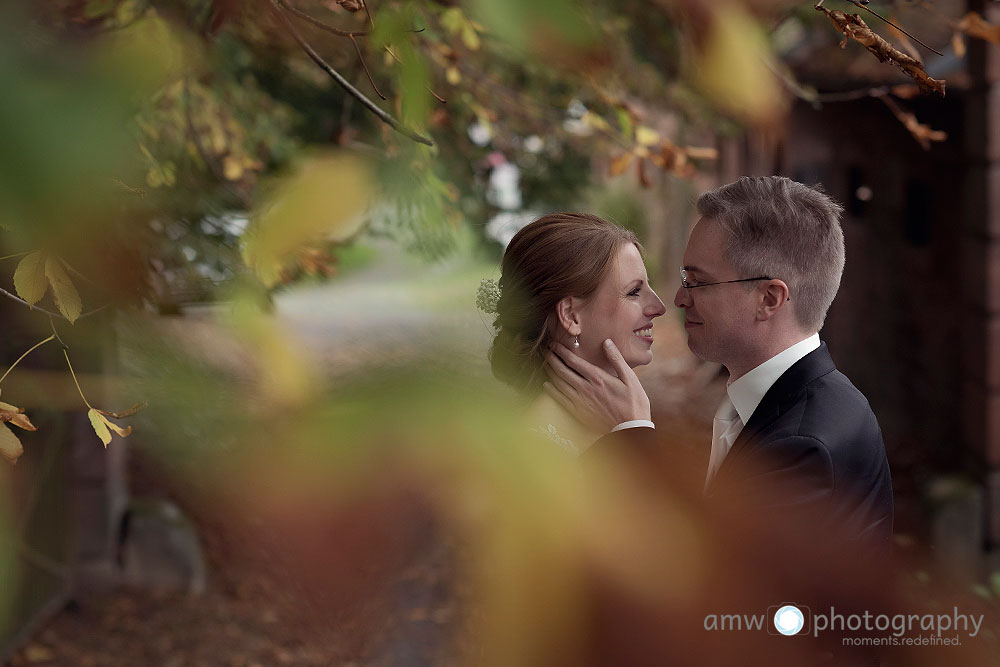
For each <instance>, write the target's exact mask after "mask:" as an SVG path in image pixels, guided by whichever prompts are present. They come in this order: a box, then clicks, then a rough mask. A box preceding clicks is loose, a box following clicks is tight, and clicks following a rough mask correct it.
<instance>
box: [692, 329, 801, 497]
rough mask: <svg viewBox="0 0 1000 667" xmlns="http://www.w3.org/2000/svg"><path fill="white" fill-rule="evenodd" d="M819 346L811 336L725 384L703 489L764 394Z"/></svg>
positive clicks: (720, 464) (713, 431)
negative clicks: (724, 393)
mask: <svg viewBox="0 0 1000 667" xmlns="http://www.w3.org/2000/svg"><path fill="white" fill-rule="evenodd" d="M818 347H819V334H818V333H814V334H812V335H811V336H809V337H808V338H806V339H804V340H800V341H799V342H798V343H795V344H794V345H792V346H791V347H788V348H785V349H784V350H782V351H781V352H779V353H778V354H776V355H774V356H773V357H771V358H770V359H768V360H767V361H765V362H764V363H762V364H760V365H759V366H757V367H756V368H754V369H753V370H751V371H750V372H748V373H747V374H746V375H743V376H742V377H740V378H738V379H737V380H734V381H730V382H729V383H728V384H727V385H726V398H725V399H724V400H723V401H722V405H720V406H719V409H718V411H717V412H716V413H715V420H714V421H713V423H712V453H711V455H710V457H709V461H708V474H707V475H706V476H705V488H706V489H707V488H708V484H709V482H711V481H712V478H713V477H715V473H717V472H718V471H719V468H720V467H721V466H722V462H723V461H724V460H725V458H726V455H727V454H729V450H730V449H731V448H732V446H733V443H734V442H736V438H737V437H739V435H740V432H741V431H742V430H743V427H744V426H745V425H746V424H747V422H749V421H750V416H751V415H752V414H753V413H754V410H756V409H757V406H758V405H760V402H761V400H763V398H764V394H766V393H767V391H768V389H770V388H771V387H772V386H773V385H774V383H775V382H777V381H778V378H780V377H781V376H782V375H783V374H784V372H785V371H787V370H788V369H789V368H791V367H792V366H793V365H794V364H795V362H797V361H798V360H799V359H801V358H802V357H804V356H806V355H807V354H809V353H810V352H812V351H813V350H815V349H816V348H818Z"/></svg>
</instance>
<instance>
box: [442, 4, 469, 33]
mask: <svg viewBox="0 0 1000 667" xmlns="http://www.w3.org/2000/svg"><path fill="white" fill-rule="evenodd" d="M465 20H466V19H465V15H464V14H463V13H462V10H461V9H459V8H458V7H449V8H448V9H446V10H444V11H443V12H441V26H442V27H443V28H444V29H445V30H447V31H448V32H450V33H451V34H455V33H456V32H458V31H459V30H461V29H462V26H463V25H464V24H465Z"/></svg>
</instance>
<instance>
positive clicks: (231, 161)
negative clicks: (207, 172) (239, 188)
mask: <svg viewBox="0 0 1000 667" xmlns="http://www.w3.org/2000/svg"><path fill="white" fill-rule="evenodd" d="M222 175H223V176H225V177H226V180H227V181H238V180H240V177H241V176H243V165H242V164H240V161H239V160H237V159H236V158H235V157H233V156H232V155H227V156H226V158H225V159H224V160H223V161H222Z"/></svg>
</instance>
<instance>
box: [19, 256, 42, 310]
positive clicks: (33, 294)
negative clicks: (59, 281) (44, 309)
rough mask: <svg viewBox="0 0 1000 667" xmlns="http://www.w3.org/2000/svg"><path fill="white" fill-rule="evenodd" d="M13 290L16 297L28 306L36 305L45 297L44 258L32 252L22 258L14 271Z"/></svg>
mask: <svg viewBox="0 0 1000 667" xmlns="http://www.w3.org/2000/svg"><path fill="white" fill-rule="evenodd" d="M14 289H15V290H17V295H18V296H19V297H21V298H22V299H24V300H25V301H27V302H28V303H30V304H35V303H38V300H39V299H41V298H42V297H43V296H45V290H46V289H48V281H47V280H45V256H44V255H43V254H42V253H41V252H39V251H36V252H32V253H29V254H27V255H25V256H24V258H23V259H21V261H20V262H18V263H17V268H16V269H14Z"/></svg>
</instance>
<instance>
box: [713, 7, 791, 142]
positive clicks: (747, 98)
mask: <svg viewBox="0 0 1000 667" xmlns="http://www.w3.org/2000/svg"><path fill="white" fill-rule="evenodd" d="M714 14H715V15H714V17H713V23H712V26H711V29H710V31H709V34H708V39H707V41H706V45H705V49H704V52H703V53H702V54H701V58H700V61H699V62H698V63H697V77H698V83H699V84H700V86H701V89H702V90H703V91H704V92H705V94H706V95H707V96H708V97H710V98H711V100H712V101H713V102H714V103H715V104H716V105H717V106H718V107H719V108H721V109H722V110H723V111H726V112H728V113H730V114H732V115H734V116H737V117H739V118H743V119H746V120H748V121H751V122H766V121H768V120H771V119H773V118H775V117H776V116H777V114H778V113H779V112H780V111H781V110H782V107H783V105H784V104H785V97H784V95H783V92H782V88H781V85H780V83H779V82H778V81H777V79H776V78H775V76H774V74H772V73H771V71H770V70H769V69H768V67H767V59H768V58H772V57H773V56H772V54H771V52H770V47H769V46H768V42H767V37H766V35H765V33H764V30H763V29H762V27H761V25H760V23H759V22H758V21H757V20H755V19H754V18H753V16H751V15H750V14H749V13H748V12H747V10H745V9H743V8H742V6H741V5H739V4H726V5H722V6H720V7H719V8H718V9H716V10H715V12H714Z"/></svg>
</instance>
